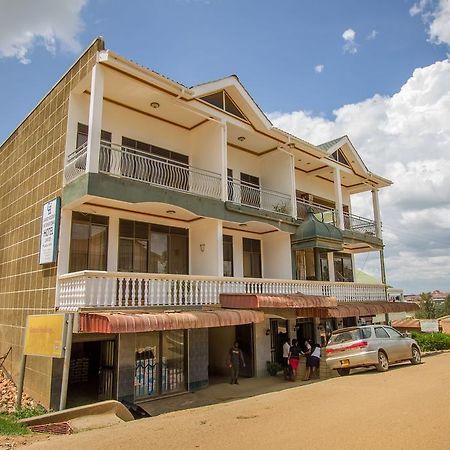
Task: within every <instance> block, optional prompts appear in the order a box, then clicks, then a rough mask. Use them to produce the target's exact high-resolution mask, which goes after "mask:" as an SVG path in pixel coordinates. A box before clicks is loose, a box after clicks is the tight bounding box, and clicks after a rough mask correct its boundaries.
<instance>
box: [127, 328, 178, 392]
mask: <svg viewBox="0 0 450 450" xmlns="http://www.w3.org/2000/svg"><path fill="white" fill-rule="evenodd" d="M185 341H186V333H185V331H184V330H173V331H159V332H152V333H137V334H136V354H135V355H136V356H135V372H134V389H135V397H136V398H144V397H154V396H158V395H161V394H169V393H174V392H180V391H183V390H185V389H186V377H185V373H186V371H185V352H186V351H185Z"/></svg>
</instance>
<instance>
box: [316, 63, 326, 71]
mask: <svg viewBox="0 0 450 450" xmlns="http://www.w3.org/2000/svg"><path fill="white" fill-rule="evenodd" d="M323 69H325V66H324V65H323V64H317V66H316V67H314V70H315V71H316V72H317V73H322V72H323Z"/></svg>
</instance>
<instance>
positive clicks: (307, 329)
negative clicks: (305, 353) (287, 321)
mask: <svg viewBox="0 0 450 450" xmlns="http://www.w3.org/2000/svg"><path fill="white" fill-rule="evenodd" d="M295 327H296V330H297V341H298V343H299V345H300V348H302V349H303V350H306V347H305V341H306V340H311V342H316V336H315V330H314V319H313V318H305V319H297V323H296V325H295Z"/></svg>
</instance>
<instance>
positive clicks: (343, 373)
mask: <svg viewBox="0 0 450 450" xmlns="http://www.w3.org/2000/svg"><path fill="white" fill-rule="evenodd" d="M337 373H338V374H339V375H340V376H341V377H345V376H346V375H349V374H350V369H337Z"/></svg>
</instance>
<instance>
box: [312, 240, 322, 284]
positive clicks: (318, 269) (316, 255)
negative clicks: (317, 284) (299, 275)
mask: <svg viewBox="0 0 450 450" xmlns="http://www.w3.org/2000/svg"><path fill="white" fill-rule="evenodd" d="M314 269H315V272H316V280H317V281H321V280H322V269H321V267H320V250H319V249H318V248H317V247H315V248H314Z"/></svg>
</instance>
